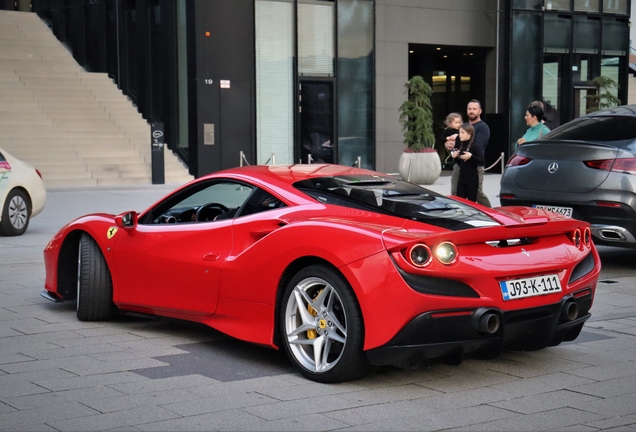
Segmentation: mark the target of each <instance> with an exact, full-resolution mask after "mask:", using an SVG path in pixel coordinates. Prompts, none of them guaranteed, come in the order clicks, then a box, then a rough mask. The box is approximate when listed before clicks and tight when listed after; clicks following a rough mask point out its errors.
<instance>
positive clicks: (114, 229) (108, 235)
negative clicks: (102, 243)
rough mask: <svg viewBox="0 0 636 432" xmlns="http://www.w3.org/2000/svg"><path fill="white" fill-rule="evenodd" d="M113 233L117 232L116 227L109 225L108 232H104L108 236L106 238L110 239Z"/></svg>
mask: <svg viewBox="0 0 636 432" xmlns="http://www.w3.org/2000/svg"><path fill="white" fill-rule="evenodd" d="M115 234H117V227H110V228H108V232H107V233H106V237H108V240H110V239H112V238H113V237H114V236H115Z"/></svg>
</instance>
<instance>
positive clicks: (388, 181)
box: [294, 175, 497, 231]
mask: <svg viewBox="0 0 636 432" xmlns="http://www.w3.org/2000/svg"><path fill="white" fill-rule="evenodd" d="M294 187H296V188H297V189H299V190H301V191H303V192H304V193H306V194H308V195H310V196H311V197H313V198H315V199H316V200H318V201H320V202H322V203H324V204H333V205H340V206H345V207H353V208H358V209H364V210H371V211H376V212H378V213H384V214H389V215H392V216H397V217H401V218H406V219H412V220H416V221H420V222H424V223H427V224H431V225H435V226H439V227H441V228H447V229H451V230H455V231H456V230H462V229H469V228H474V227H481V226H490V225H497V223H496V222H495V221H494V220H493V219H491V218H490V217H489V216H488V215H487V214H485V213H483V212H481V211H479V210H477V209H475V208H473V207H471V206H469V205H466V204H464V203H460V202H458V201H455V200H453V199H451V198H448V197H445V196H444V195H440V194H438V193H435V192H433V191H430V190H428V189H425V188H423V187H420V186H417V185H414V184H412V183H407V182H405V181H403V180H401V179H399V178H396V177H392V176H373V175H356V176H346V177H345V176H342V177H320V178H314V179H309V180H303V181H300V182H297V183H295V184H294Z"/></svg>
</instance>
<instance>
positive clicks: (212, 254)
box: [203, 252, 219, 261]
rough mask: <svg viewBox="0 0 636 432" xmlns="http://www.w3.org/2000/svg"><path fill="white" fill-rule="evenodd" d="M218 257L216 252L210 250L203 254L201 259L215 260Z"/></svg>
mask: <svg viewBox="0 0 636 432" xmlns="http://www.w3.org/2000/svg"><path fill="white" fill-rule="evenodd" d="M218 258H219V254H218V253H214V252H210V253H209V254H205V255H203V261H216V260H217V259H218Z"/></svg>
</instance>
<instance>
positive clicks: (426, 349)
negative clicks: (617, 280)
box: [366, 288, 593, 367]
mask: <svg viewBox="0 0 636 432" xmlns="http://www.w3.org/2000/svg"><path fill="white" fill-rule="evenodd" d="M592 292H593V291H592V290H591V289H589V288H586V289H583V290H581V291H578V292H577V293H574V294H573V295H567V296H564V297H563V298H562V299H561V301H559V302H558V303H554V304H552V305H548V306H542V307H537V308H531V309H522V310H515V311H503V310H500V309H497V308H479V309H474V310H456V311H433V312H427V313H423V314H421V315H419V316H417V317H415V318H414V319H413V320H411V321H410V322H409V323H408V324H407V325H406V326H405V327H404V328H403V329H402V330H401V331H400V332H399V333H398V334H397V335H396V336H395V337H394V338H393V339H392V340H391V341H389V342H388V343H387V344H385V345H383V346H381V347H378V348H374V349H371V350H369V351H367V352H366V354H367V357H368V359H369V361H370V362H371V363H372V364H374V365H396V366H403V367H404V366H412V365H416V364H421V363H423V362H425V361H426V360H429V359H433V358H439V357H445V356H453V355H459V356H461V355H463V354H467V353H469V352H472V351H476V350H480V351H482V352H483V351H486V352H488V353H493V354H495V355H497V354H498V353H500V352H501V351H502V350H503V349H523V350H534V349H541V348H545V347H547V346H553V345H558V344H559V343H561V342H562V341H569V340H574V339H576V337H577V336H578V335H579V333H580V331H581V328H582V327H583V324H584V323H585V321H586V320H587V319H588V318H589V317H590V316H591V314H590V313H589V310H590V308H591V306H592ZM572 303H575V304H576V308H577V309H578V314H577V315H576V316H575V317H573V315H572V314H571V313H570V314H568V311H571V308H572V307H573V306H572ZM488 314H494V315H496V317H497V318H498V324H499V325H498V326H497V329H496V330H495V331H492V330H494V327H490V328H488V327H484V326H483V325H482V324H483V318H484V317H486V316H488Z"/></svg>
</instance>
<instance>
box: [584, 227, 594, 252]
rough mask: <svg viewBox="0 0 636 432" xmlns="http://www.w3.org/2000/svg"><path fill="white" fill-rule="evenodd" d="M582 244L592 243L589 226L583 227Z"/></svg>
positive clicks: (588, 245) (588, 244)
mask: <svg viewBox="0 0 636 432" xmlns="http://www.w3.org/2000/svg"><path fill="white" fill-rule="evenodd" d="M583 244H585V246H587V247H590V245H591V244H592V230H591V229H590V227H587V228H585V231H583Z"/></svg>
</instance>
